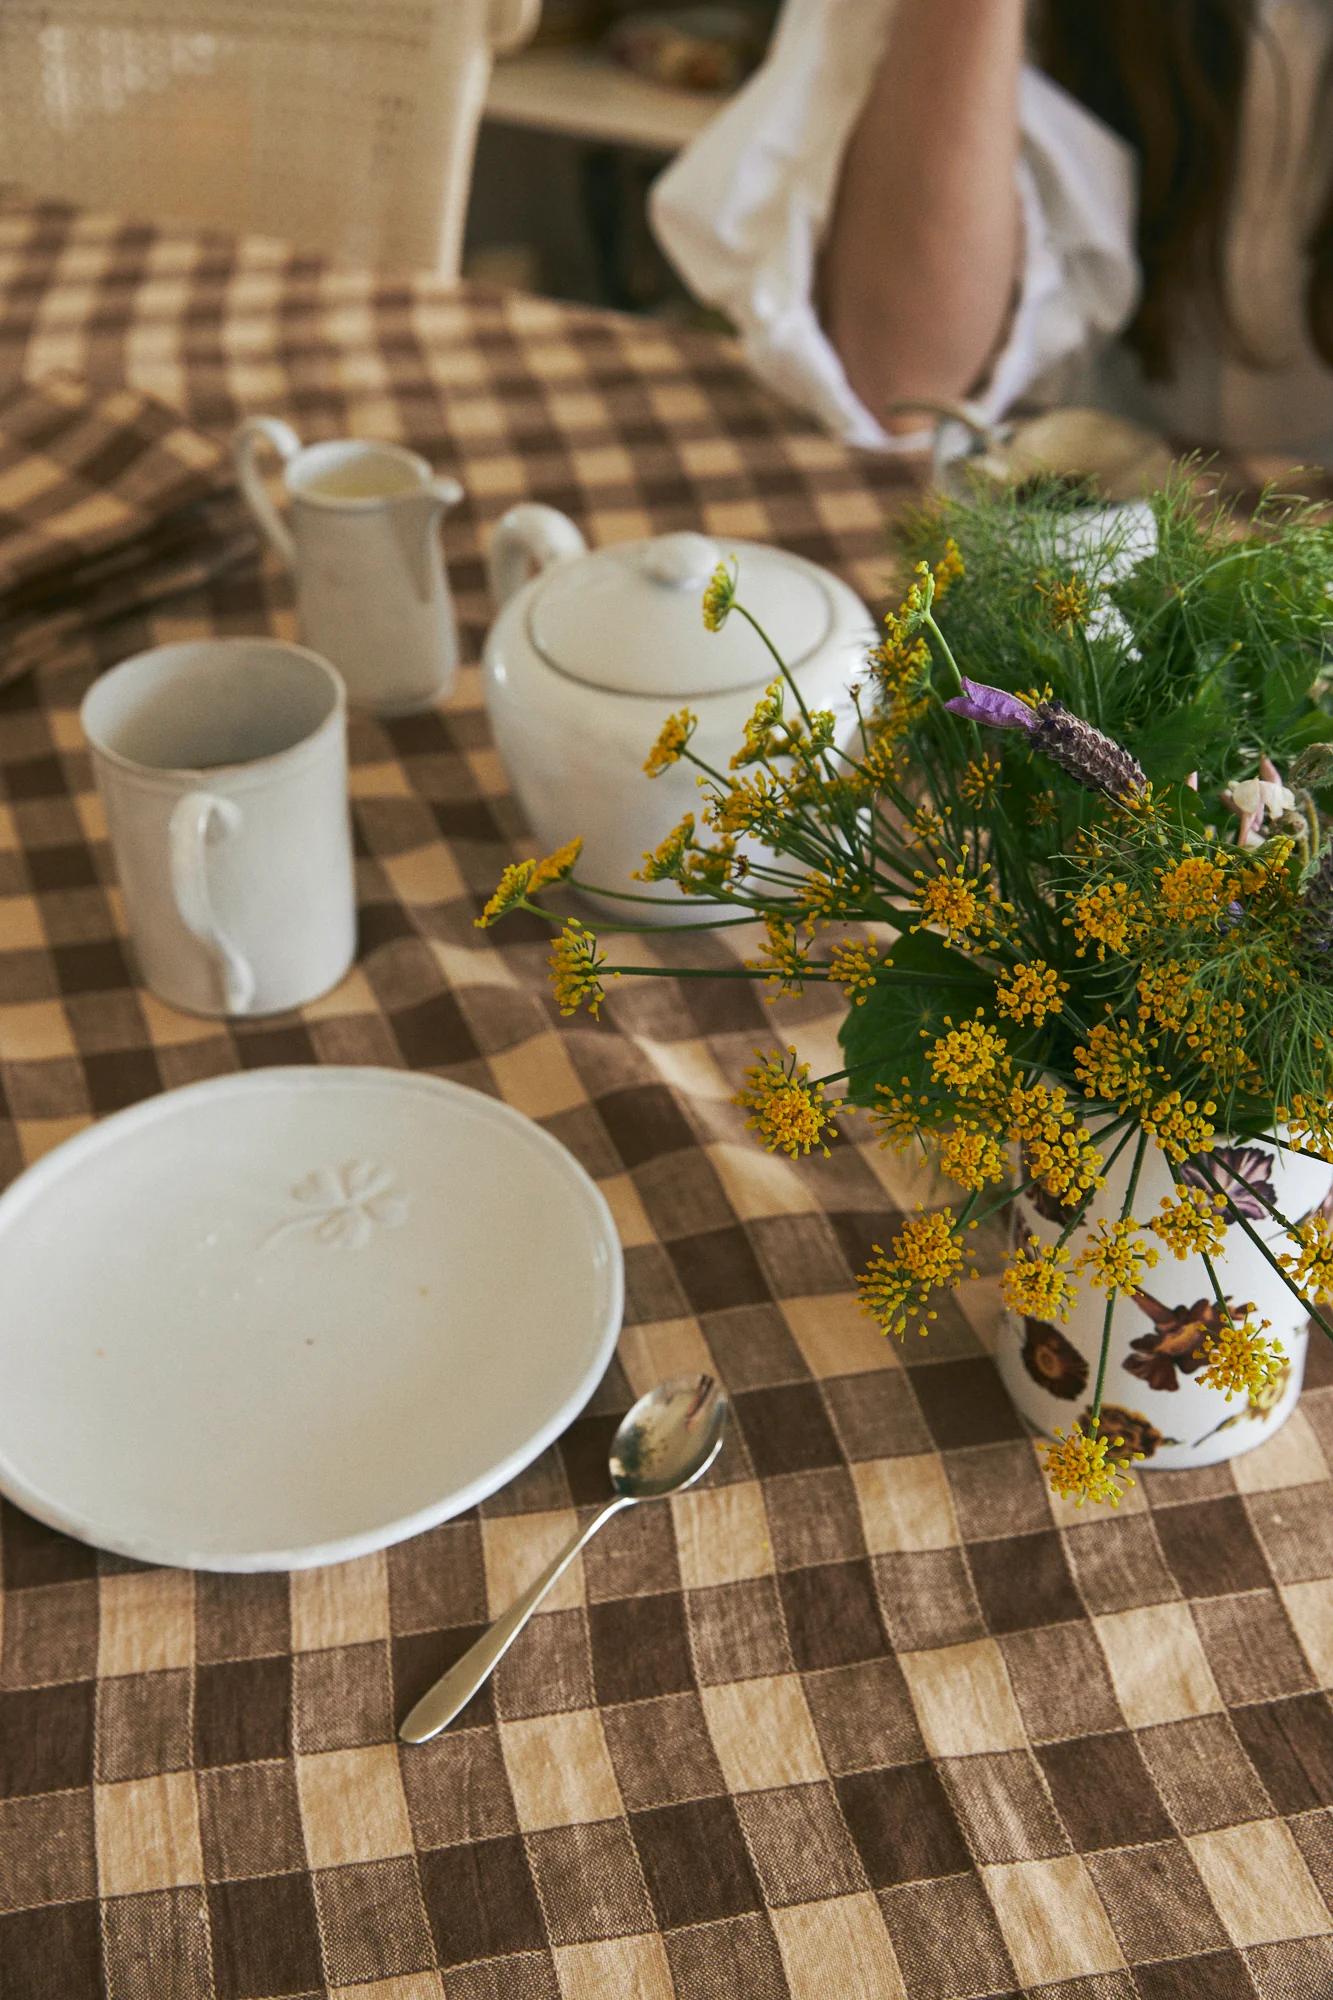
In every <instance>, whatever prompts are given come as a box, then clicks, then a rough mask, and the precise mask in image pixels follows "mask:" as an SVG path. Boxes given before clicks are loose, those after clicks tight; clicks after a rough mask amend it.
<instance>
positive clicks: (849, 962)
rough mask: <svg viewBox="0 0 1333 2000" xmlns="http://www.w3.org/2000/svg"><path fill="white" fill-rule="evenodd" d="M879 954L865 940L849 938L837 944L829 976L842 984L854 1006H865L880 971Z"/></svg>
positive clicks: (837, 984)
mask: <svg viewBox="0 0 1333 2000" xmlns="http://www.w3.org/2000/svg"><path fill="white" fill-rule="evenodd" d="M879 966H880V960H879V954H878V953H877V952H876V951H875V949H874V947H873V946H872V945H869V944H866V943H865V942H864V941H863V940H859V939H856V938H848V939H846V940H845V941H844V942H843V943H841V944H835V945H834V947H833V953H832V956H831V957H830V959H829V975H828V976H829V978H830V979H831V980H832V981H833V984H834V985H835V986H840V987H841V988H842V990H843V992H844V993H845V994H846V995H847V998H848V999H849V1000H850V1002H851V1004H852V1005H853V1007H864V1006H865V1004H866V1001H867V1000H868V999H869V997H870V989H871V987H872V986H874V984H875V980H876V976H877V974H878V972H879Z"/></svg>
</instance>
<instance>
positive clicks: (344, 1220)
mask: <svg viewBox="0 0 1333 2000" xmlns="http://www.w3.org/2000/svg"><path fill="white" fill-rule="evenodd" d="M291 1195H292V1200H293V1201H298V1202H300V1203H301V1205H302V1207H303V1208H304V1209H305V1210H307V1211H308V1212H307V1213H306V1214H303V1215H293V1216H289V1217H288V1219H287V1220H286V1221H285V1222H280V1223H279V1224H278V1226H277V1228H276V1229H274V1230H273V1231H272V1232H271V1234H270V1235H269V1237H268V1241H269V1242H270V1243H274V1242H276V1241H277V1239H278V1238H279V1237H280V1236H287V1235H290V1234H291V1233H292V1232H293V1231H295V1230H304V1231H306V1232H308V1233H309V1234H311V1235H312V1236H313V1237H314V1239H315V1241H316V1242H317V1243H327V1244H330V1245H332V1246H334V1247H336V1248H338V1249H341V1250H362V1249H364V1248H365V1246H366V1244H367V1243H369V1241H370V1239H371V1237H372V1236H373V1235H374V1233H375V1231H376V1230H377V1229H401V1228H402V1226H403V1224H404V1223H405V1222H406V1220H407V1211H408V1206H409V1202H408V1197H407V1196H406V1195H405V1194H403V1193H401V1192H400V1191H399V1189H398V1183H397V1180H396V1178H395V1176H394V1175H393V1173H392V1172H391V1171H390V1169H389V1168H388V1167H385V1166H381V1165H380V1164H379V1162H378V1161H376V1160H348V1161H346V1162H345V1163H344V1165H342V1166H340V1167H316V1168H315V1169H314V1171H313V1172H311V1173H308V1174H306V1175H305V1176H304V1177H303V1179H301V1180H299V1181H297V1183H296V1185H295V1186H294V1187H293V1188H292V1190H291Z"/></svg>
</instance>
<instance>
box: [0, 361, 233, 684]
mask: <svg viewBox="0 0 1333 2000" xmlns="http://www.w3.org/2000/svg"><path fill="white" fill-rule="evenodd" d="M254 540H255V537H254V531H253V529H252V527H251V526H250V524H249V520H248V517H247V515H246V512H245V508H244V504H243V502H242V500H241V498H240V495H239V493H238V492H237V491H236V487H235V483H234V480H233V478H232V476H231V471H230V465H229V461H228V456H227V452H226V449H225V446H223V445H221V444H219V442H218V440H217V439H215V438H211V437H206V436H205V435H204V434H203V433H202V432H200V431H196V430H193V429H192V428H191V427H190V426H189V425H188V424H187V423H185V422H184V421H183V419H182V418H181V417H179V416H178V415H177V414H176V413H175V411H173V410H169V409H167V408H166V407H165V405H163V404H162V403H160V402H158V401H157V400H156V399H155V398H154V397H151V396H145V395H143V394H141V393H140V392H139V391H137V390H134V389H131V388H128V387H127V386H125V385H121V386H119V387H112V388H107V389H102V390H95V389H93V388H91V387H90V385H89V384H87V383H84V382H80V381H79V380H78V379H77V378H76V377H73V376H70V375H63V374H56V375H48V376H46V377H44V378H43V379H41V380H38V381H28V380H21V381H19V382H18V383H17V384H13V385H9V386H8V387H7V389H6V390H0V682H3V681H8V680H13V679H14V678H15V677H16V676H17V675H19V674H22V673H30V672H33V671H34V670H35V669H36V668H38V667H40V666H44V665H50V664H58V665H62V666H65V665H68V664H70V662H71V659H77V658H80V657H82V656H83V655H84V652H85V648H86V645H87V636H88V634H89V632H90V630H95V629H96V628H97V627H98V626H99V625H103V624H106V623H108V622H113V621H114V620H115V619H116V618H118V617H119V616H120V615H121V614H122V613H124V612H125V611H126V610H127V609H134V608H139V609H142V608H143V607H145V606H148V605H153V604H161V603H163V602H165V601H166V600H167V599H169V598H171V597H173V596H175V595H176V594H177V593H178V592H182V591H188V590H190V589H194V588H197V587H198V586H199V585H200V584H202V583H204V582H206V581H207V579H208V578H209V577H210V576H214V575H216V574H217V573H218V572H219V571H220V570H223V569H225V568H227V567H228V565H229V564H231V563H234V562H236V561H237V560H238V559H239V558H240V557H241V556H242V555H244V554H245V553H247V552H248V551H250V550H252V549H253V547H254Z"/></svg>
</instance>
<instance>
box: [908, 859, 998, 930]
mask: <svg viewBox="0 0 1333 2000" xmlns="http://www.w3.org/2000/svg"><path fill="white" fill-rule="evenodd" d="M916 879H917V881H918V882H919V883H920V884H921V885H922V886H921V888H920V889H919V890H918V891H917V898H916V900H917V907H918V908H919V910H920V911H921V918H922V921H921V923H919V924H913V925H912V929H913V930H914V931H919V930H921V929H923V928H924V926H925V925H926V924H935V925H937V926H938V927H939V929H940V930H941V931H943V933H944V935H945V937H946V938H947V939H948V941H949V943H950V944H955V945H957V944H966V943H967V941H968V939H969V938H971V937H977V936H979V935H980V933H981V932H982V931H983V930H984V929H985V928H986V922H987V919H988V917H989V915H990V904H991V899H990V897H989V896H988V895H987V893H986V889H985V886H984V884H983V883H982V881H981V880H980V878H979V877H978V876H976V875H969V874H968V872H967V870H966V868H964V866H963V864H962V862H961V861H960V862H958V863H957V865H956V866H955V868H954V870H953V872H952V874H950V872H949V871H948V869H947V868H946V867H945V865H944V863H943V862H941V863H940V870H939V873H938V874H937V875H930V876H927V875H923V874H921V873H919V872H918V874H917V877H916Z"/></svg>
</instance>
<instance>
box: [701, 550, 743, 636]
mask: <svg viewBox="0 0 1333 2000" xmlns="http://www.w3.org/2000/svg"><path fill="white" fill-rule="evenodd" d="M735 602H736V572H735V571H734V570H731V569H728V568H727V565H726V564H725V563H719V564H718V566H717V568H716V569H715V570H714V571H713V574H712V575H711V576H710V577H709V579H708V588H707V589H706V590H705V591H704V606H703V609H704V625H705V627H706V629H707V630H708V631H710V632H720V631H721V630H722V627H723V626H724V625H725V624H726V622H727V613H728V612H729V611H730V609H731V607H732V605H733V604H734V603H735Z"/></svg>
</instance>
